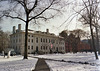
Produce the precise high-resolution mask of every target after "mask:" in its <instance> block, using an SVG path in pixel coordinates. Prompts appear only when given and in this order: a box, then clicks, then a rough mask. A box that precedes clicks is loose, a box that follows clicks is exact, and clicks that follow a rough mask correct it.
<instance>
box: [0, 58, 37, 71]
mask: <svg viewBox="0 0 100 71" xmlns="http://www.w3.org/2000/svg"><path fill="white" fill-rule="evenodd" d="M36 62H37V59H35V58H28V59H23V56H12V57H10V58H7V57H5V58H4V57H3V56H0V71H32V70H33V69H34V68H35V64H36Z"/></svg>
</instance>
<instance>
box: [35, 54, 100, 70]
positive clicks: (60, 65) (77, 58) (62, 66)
mask: <svg viewBox="0 0 100 71" xmlns="http://www.w3.org/2000/svg"><path fill="white" fill-rule="evenodd" d="M36 57H40V58H48V59H54V60H65V61H74V62H88V63H92V64H93V65H90V64H80V63H68V62H59V61H51V60H46V63H47V64H48V65H49V67H50V68H51V71H100V60H96V59H95V56H94V53H76V54H73V53H66V54H47V55H39V56H36ZM99 59H100V56H99Z"/></svg>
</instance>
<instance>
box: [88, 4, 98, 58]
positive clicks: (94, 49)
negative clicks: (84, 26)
mask: <svg viewBox="0 0 100 71" xmlns="http://www.w3.org/2000/svg"><path fill="white" fill-rule="evenodd" d="M91 12H92V7H91V6H90V21H89V23H90V31H91V36H92V45H93V51H94V54H95V57H96V59H98V55H97V52H96V48H95V43H94V36H93V29H92V16H91V15H92V13H91Z"/></svg>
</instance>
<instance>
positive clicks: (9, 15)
mask: <svg viewBox="0 0 100 71" xmlns="http://www.w3.org/2000/svg"><path fill="white" fill-rule="evenodd" d="M4 16H6V17H10V18H12V19H20V20H22V21H23V22H26V21H25V20H24V19H22V18H20V17H13V16H10V15H4Z"/></svg>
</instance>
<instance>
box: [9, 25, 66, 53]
mask: <svg viewBox="0 0 100 71" xmlns="http://www.w3.org/2000/svg"><path fill="white" fill-rule="evenodd" d="M10 40H11V47H12V48H13V49H14V50H15V51H16V53H19V54H24V45H25V44H24V43H25V31H22V30H21V24H19V25H18V29H17V30H16V27H15V26H13V33H12V34H11V35H10ZM27 48H28V53H50V52H53V53H54V52H61V53H65V42H64V40H63V38H62V37H59V36H56V35H54V34H52V33H49V29H46V32H41V31H33V30H28V46H27Z"/></svg>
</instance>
